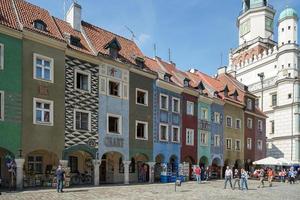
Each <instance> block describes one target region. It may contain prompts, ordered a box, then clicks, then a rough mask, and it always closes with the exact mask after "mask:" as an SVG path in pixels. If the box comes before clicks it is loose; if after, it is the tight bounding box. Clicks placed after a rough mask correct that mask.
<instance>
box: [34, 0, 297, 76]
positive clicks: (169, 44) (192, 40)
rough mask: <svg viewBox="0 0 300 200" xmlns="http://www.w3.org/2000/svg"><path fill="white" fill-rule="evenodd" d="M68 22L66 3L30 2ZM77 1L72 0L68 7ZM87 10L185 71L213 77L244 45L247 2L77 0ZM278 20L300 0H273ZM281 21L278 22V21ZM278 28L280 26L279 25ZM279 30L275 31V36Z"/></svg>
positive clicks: (92, 19) (89, 18) (93, 18)
mask: <svg viewBox="0 0 300 200" xmlns="http://www.w3.org/2000/svg"><path fill="white" fill-rule="evenodd" d="M28 1H29V2H31V3H33V4H36V5H38V6H40V7H42V8H45V9H47V10H49V11H50V13H51V14H52V15H54V16H56V17H59V18H63V16H64V15H63V13H64V3H63V0H51V1H50V0H28ZM71 2H72V0H67V3H66V5H67V9H68V6H69V5H70V4H71ZM77 2H78V3H79V4H80V5H81V6H82V8H83V11H82V14H83V20H85V21H88V22H90V23H92V24H95V25H97V26H99V27H102V28H104V29H107V30H109V31H112V32H114V33H117V34H119V35H122V36H125V37H127V38H131V34H130V32H129V31H128V30H127V28H126V27H125V26H127V27H129V28H130V29H131V30H133V32H134V33H135V35H136V38H135V41H136V42H137V44H138V45H139V47H140V48H141V49H142V51H143V53H144V54H146V55H148V56H150V57H153V56H154V50H153V49H154V48H153V46H154V44H156V47H157V56H159V57H161V58H163V59H165V60H168V49H169V48H170V49H171V60H172V61H173V62H175V63H176V65H177V66H178V67H179V68H180V69H181V70H188V69H189V68H197V69H199V70H201V71H203V72H205V73H208V74H210V75H213V74H215V73H216V69H217V68H218V67H220V66H221V54H223V61H222V63H223V65H227V63H228V52H229V50H230V48H236V47H237V44H238V32H237V27H236V18H237V16H238V14H239V12H240V10H241V8H242V0H77ZM270 3H271V4H272V5H273V6H274V7H275V9H276V10H277V14H276V16H275V19H277V18H278V15H279V13H280V11H282V10H283V9H284V8H285V6H286V5H287V4H288V5H289V6H290V7H293V8H295V9H296V10H297V12H298V13H299V14H300V1H299V0H270ZM275 23H277V22H275ZM274 27H277V26H276V25H275V26H274ZM276 32H277V30H276V29H275V33H276ZM275 40H277V34H275Z"/></svg>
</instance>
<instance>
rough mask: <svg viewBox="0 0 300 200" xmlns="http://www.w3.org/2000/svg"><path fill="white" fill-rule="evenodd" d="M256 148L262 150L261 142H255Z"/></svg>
mask: <svg viewBox="0 0 300 200" xmlns="http://www.w3.org/2000/svg"><path fill="white" fill-rule="evenodd" d="M257 148H258V149H259V150H262V148H263V146H262V141H261V140H257Z"/></svg>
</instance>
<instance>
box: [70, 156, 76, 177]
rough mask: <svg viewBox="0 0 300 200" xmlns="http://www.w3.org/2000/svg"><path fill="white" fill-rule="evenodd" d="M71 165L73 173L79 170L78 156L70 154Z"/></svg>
mask: <svg viewBox="0 0 300 200" xmlns="http://www.w3.org/2000/svg"><path fill="white" fill-rule="evenodd" d="M68 164H69V167H70V170H71V173H76V172H78V158H77V157H76V156H69V163H68Z"/></svg>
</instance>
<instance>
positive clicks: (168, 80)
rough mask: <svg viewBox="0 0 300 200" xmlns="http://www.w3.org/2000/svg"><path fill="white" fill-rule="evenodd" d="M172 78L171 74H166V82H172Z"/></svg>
mask: <svg viewBox="0 0 300 200" xmlns="http://www.w3.org/2000/svg"><path fill="white" fill-rule="evenodd" d="M171 77H172V75H171V74H168V73H165V75H164V80H165V81H167V82H170V81H171Z"/></svg>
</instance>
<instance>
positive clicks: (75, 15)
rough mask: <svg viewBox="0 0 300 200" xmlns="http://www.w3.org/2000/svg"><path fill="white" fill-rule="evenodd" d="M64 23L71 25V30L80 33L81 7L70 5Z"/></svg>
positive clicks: (74, 4) (75, 4)
mask: <svg viewBox="0 0 300 200" xmlns="http://www.w3.org/2000/svg"><path fill="white" fill-rule="evenodd" d="M66 21H67V22H68V23H70V24H71V26H72V28H73V29H75V30H77V31H81V30H80V27H81V6H80V5H79V4H77V3H75V2H74V3H72V5H71V7H70V9H69V10H68V12H67V14H66Z"/></svg>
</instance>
